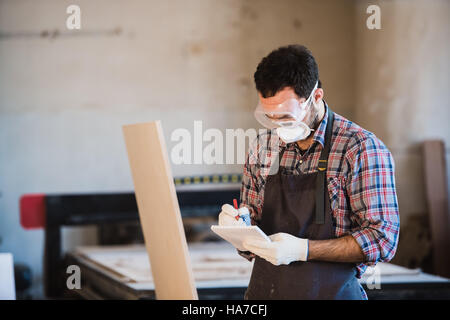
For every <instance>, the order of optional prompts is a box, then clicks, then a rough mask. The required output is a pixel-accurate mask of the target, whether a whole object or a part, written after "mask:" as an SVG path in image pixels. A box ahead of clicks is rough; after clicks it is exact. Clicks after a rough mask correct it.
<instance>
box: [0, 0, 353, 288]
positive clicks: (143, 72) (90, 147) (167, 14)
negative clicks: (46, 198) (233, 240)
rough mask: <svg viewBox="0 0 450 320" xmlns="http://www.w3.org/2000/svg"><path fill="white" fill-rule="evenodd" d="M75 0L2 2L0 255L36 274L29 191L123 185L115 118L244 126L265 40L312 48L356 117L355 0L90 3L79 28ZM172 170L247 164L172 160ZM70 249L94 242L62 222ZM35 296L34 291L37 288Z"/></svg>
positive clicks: (333, 96) (329, 95)
mask: <svg viewBox="0 0 450 320" xmlns="http://www.w3.org/2000/svg"><path fill="white" fill-rule="evenodd" d="M72 3H73V2H72V1H60V0H40V1H25V0H0V193H1V196H0V237H1V242H0V251H7V252H13V254H14V259H15V262H23V263H26V264H29V265H30V266H32V268H33V272H34V275H35V278H34V281H35V283H39V281H40V278H41V271H42V252H43V248H42V243H43V233H42V231H39V230H38V231H24V230H23V229H22V228H21V227H20V225H19V208H18V200H19V197H20V195H22V194H25V193H32V192H43V193H74V192H109V191H130V190H132V181H131V177H130V172H129V167H128V162H127V158H126V153H125V148H124V144H123V138H122V133H121V126H122V125H123V124H127V123H134V122H144V121H150V120H154V119H161V120H162V124H163V127H164V131H165V135H166V140H167V141H168V145H169V149H170V147H171V145H172V144H171V143H170V142H169V137H170V133H171V132H172V131H173V130H174V129H176V128H180V127H181V128H187V129H189V130H190V131H191V132H192V130H193V121H194V120H203V127H204V128H205V129H206V128H213V127H214V128H218V129H221V130H224V129H225V128H251V127H255V126H256V122H255V121H254V119H253V116H252V111H253V108H254V106H255V103H256V92H255V90H254V85H253V72H254V70H255V68H256V65H257V63H258V62H259V60H260V59H261V58H262V57H263V56H264V55H266V54H267V53H269V52H270V51H271V50H272V49H274V48H276V47H278V46H280V45H285V44H290V43H302V44H305V45H306V46H308V47H309V48H310V49H311V50H312V52H313V53H314V54H315V56H316V58H317V60H318V63H319V68H320V74H321V79H322V81H323V84H324V87H325V91H326V99H327V101H328V102H329V103H330V105H331V106H333V108H334V110H335V111H337V112H339V113H341V114H343V115H344V116H347V117H350V118H351V116H352V110H353V107H354V99H353V96H354V85H355V82H354V81H355V65H354V61H355V58H356V53H355V50H354V47H355V34H356V30H355V26H354V3H353V1H333V0H327V1H320V2H315V1H314V2H313V1H296V0H291V1H288V0H282V1H276V2H275V1H268V0H263V1H261V0H259V1H255V0H253V1H244V0H239V1H238V0H232V1H209V0H190V1H182V0H178V1H162V0H161V1H144V0H139V1H137V0H130V1H125V0H123V1H112V0H108V1H106V0H103V1H92V0H91V1H87V0H80V1H77V2H76V3H77V4H78V5H79V6H80V7H81V12H82V13H81V14H82V29H81V30H80V31H79V32H75V33H74V32H69V31H68V30H67V29H66V28H65V20H66V17H67V14H66V13H65V12H66V8H67V6H68V5H70V4H72ZM172 170H173V173H174V175H191V174H204V173H227V172H240V171H241V166H237V165H228V166H206V165H190V166H183V165H179V166H173V167H172ZM64 235H65V237H64V239H65V247H66V248H70V247H73V246H74V245H75V244H78V243H86V242H93V241H94V240H95V232H93V230H90V231H85V232H83V233H81V234H80V233H79V232H75V231H73V230H72V231H69V230H68V231H66V232H65V233H64ZM35 292H39V287H38V286H36V288H35Z"/></svg>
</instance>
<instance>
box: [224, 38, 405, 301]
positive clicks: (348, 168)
mask: <svg viewBox="0 0 450 320" xmlns="http://www.w3.org/2000/svg"><path fill="white" fill-rule="evenodd" d="M254 79H255V84H256V89H257V90H258V94H259V103H258V107H257V108H256V111H255V116H256V118H257V120H258V121H259V122H260V123H261V124H263V125H264V126H265V127H266V128H268V129H269V130H267V132H266V133H265V134H260V135H258V138H257V140H258V143H257V144H255V147H254V148H250V150H249V152H248V155H247V158H246V163H245V166H244V174H243V181H242V189H241V205H240V209H239V210H236V209H234V208H233V207H231V206H230V205H224V206H223V207H222V212H221V213H220V215H219V223H220V224H222V225H230V224H242V223H243V222H242V221H241V220H240V219H239V220H235V219H234V217H235V216H236V215H238V214H245V213H246V212H248V211H249V212H250V215H251V222H252V224H254V225H258V226H259V227H260V228H261V229H262V230H263V231H264V232H265V233H266V234H267V235H269V237H270V239H271V242H265V241H258V240H256V239H248V240H247V241H246V242H245V248H246V249H247V250H248V252H239V253H240V254H241V255H242V256H244V257H246V258H247V259H249V260H252V259H253V258H255V264H254V266H253V271H252V275H251V279H250V283H249V287H248V289H247V291H246V294H245V298H246V299H367V295H366V293H365V292H364V290H363V289H362V287H361V286H360V285H359V282H358V281H357V278H360V277H361V275H362V274H363V272H364V271H365V269H366V268H367V266H368V265H374V264H376V263H377V262H379V261H390V260H391V259H392V258H393V256H394V254H395V251H396V248H397V243H398V235H399V229H400V222H399V212H398V203H397V195H396V190H395V178H394V162H393V159H392V155H391V153H390V152H389V150H388V149H387V148H386V146H385V145H384V144H383V142H381V141H380V140H379V139H378V138H377V137H376V136H375V135H374V134H373V133H371V132H369V131H367V130H364V129H363V128H361V127H359V126H358V125H356V124H355V123H353V122H351V121H349V120H347V119H346V118H344V117H342V116H340V115H338V114H336V113H334V112H333V111H332V110H331V109H330V108H329V107H328V105H327V103H326V102H325V101H324V100H323V97H324V90H323V88H322V85H321V82H320V80H319V72H318V67H317V64H316V61H315V59H314V57H313V56H312V54H311V52H310V51H309V50H308V49H307V48H305V47H304V46H300V45H291V46H286V47H281V48H279V49H277V50H275V51H273V52H271V53H270V54H269V55H268V56H267V57H265V58H263V59H262V61H261V62H260V63H259V65H258V67H257V70H256V72H255V74H254ZM274 138H275V139H276V140H277V141H278V142H279V143H278V144H277V147H276V148H275V149H277V150H273V149H274V148H273V145H272V144H271V143H270V142H269V141H272V140H273V139H274ZM273 153H277V154H278V157H277V158H278V160H276V161H273V157H272V156H273ZM268 158H270V159H271V163H269V164H268V163H267V159H268ZM277 161H278V162H277ZM274 165H275V166H277V165H279V167H278V170H277V171H276V173H275V174H273V171H271V168H272V167H273V166H274Z"/></svg>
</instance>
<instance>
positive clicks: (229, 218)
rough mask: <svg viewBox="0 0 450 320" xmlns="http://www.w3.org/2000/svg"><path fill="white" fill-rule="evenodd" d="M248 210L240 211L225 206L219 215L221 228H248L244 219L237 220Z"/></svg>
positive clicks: (242, 209)
mask: <svg viewBox="0 0 450 320" xmlns="http://www.w3.org/2000/svg"><path fill="white" fill-rule="evenodd" d="M247 212H248V209H247V208H245V207H242V208H240V209H235V208H233V206H231V205H229V204H224V205H223V206H222V211H221V212H220V213H219V226H246V224H245V222H244V220H242V218H239V219H236V216H237V217H239V215H240V214H244V213H247Z"/></svg>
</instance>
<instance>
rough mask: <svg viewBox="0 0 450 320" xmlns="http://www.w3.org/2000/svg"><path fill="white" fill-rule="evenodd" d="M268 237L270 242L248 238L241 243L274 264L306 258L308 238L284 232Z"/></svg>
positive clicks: (304, 259)
mask: <svg viewBox="0 0 450 320" xmlns="http://www.w3.org/2000/svg"><path fill="white" fill-rule="evenodd" d="M269 238H270V240H271V242H267V241H262V240H258V239H254V238H248V239H246V240H245V241H244V243H243V245H244V247H245V248H246V249H247V250H249V251H251V252H253V253H254V254H256V255H258V256H260V257H261V258H263V259H265V260H267V261H269V262H270V263H272V264H274V265H276V266H279V265H281V264H289V263H291V262H293V261H306V260H307V259H308V239H302V238H297V237H294V236H293V235H290V234H288V233H284V232H280V233H275V234H273V235H271V236H269Z"/></svg>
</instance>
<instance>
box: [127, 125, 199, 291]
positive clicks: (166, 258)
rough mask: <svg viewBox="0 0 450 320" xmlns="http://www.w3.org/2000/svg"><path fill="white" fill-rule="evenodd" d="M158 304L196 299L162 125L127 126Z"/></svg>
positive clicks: (128, 142)
mask: <svg viewBox="0 0 450 320" xmlns="http://www.w3.org/2000/svg"><path fill="white" fill-rule="evenodd" d="M123 133H124V136H125V143H126V147H127V151H128V160H129V162H130V167H131V173H132V176H133V182H134V188H135V194H136V201H137V206H138V210H139V217H140V220H141V226H142V231H143V234H144V239H145V246H146V248H147V252H148V256H149V258H150V264H151V270H152V274H153V280H154V283H155V293H156V297H157V299H186V300H190V299H198V295H197V290H196V288H195V283H194V277H193V274H192V268H191V261H190V257H189V253H188V247H187V243H186V237H185V234H184V229H183V224H182V220H181V214H180V208H179V206H178V200H177V197H176V192H175V185H174V183H173V178H172V172H171V169H170V164H169V159H168V155H167V150H166V145H165V142H164V136H163V131H162V128H161V123H160V121H155V122H148V123H140V124H133V125H126V126H123Z"/></svg>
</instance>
